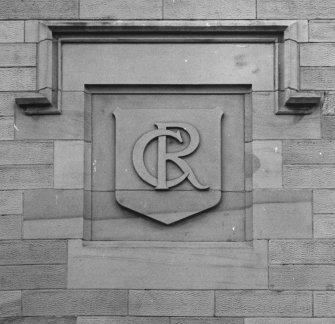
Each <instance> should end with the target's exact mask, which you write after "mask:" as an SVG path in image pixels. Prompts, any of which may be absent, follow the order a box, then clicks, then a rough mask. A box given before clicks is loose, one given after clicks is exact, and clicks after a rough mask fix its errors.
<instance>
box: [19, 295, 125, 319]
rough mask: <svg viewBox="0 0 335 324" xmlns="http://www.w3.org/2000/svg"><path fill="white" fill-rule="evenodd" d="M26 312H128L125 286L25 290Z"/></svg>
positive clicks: (113, 313) (23, 299)
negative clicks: (100, 288) (117, 287)
mask: <svg viewBox="0 0 335 324" xmlns="http://www.w3.org/2000/svg"><path fill="white" fill-rule="evenodd" d="M22 304H23V308H22V312H23V315H25V316H45V315H47V316H49V315H52V316H65V315H126V314H127V291H126V290H36V291H29V290H26V291H24V292H23V295H22Z"/></svg>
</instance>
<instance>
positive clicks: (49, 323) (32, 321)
mask: <svg viewBox="0 0 335 324" xmlns="http://www.w3.org/2000/svg"><path fill="white" fill-rule="evenodd" d="M76 323H77V320H76V317H70V316H68V317H46V316H44V317H33V316H32V317H8V318H3V319H1V324H76Z"/></svg>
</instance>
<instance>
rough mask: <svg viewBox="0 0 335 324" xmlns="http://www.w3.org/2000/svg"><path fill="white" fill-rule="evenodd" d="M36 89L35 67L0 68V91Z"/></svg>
mask: <svg viewBox="0 0 335 324" xmlns="http://www.w3.org/2000/svg"><path fill="white" fill-rule="evenodd" d="M35 89H36V68H32V67H15V68H14V67H13V68H0V91H33V90H35Z"/></svg>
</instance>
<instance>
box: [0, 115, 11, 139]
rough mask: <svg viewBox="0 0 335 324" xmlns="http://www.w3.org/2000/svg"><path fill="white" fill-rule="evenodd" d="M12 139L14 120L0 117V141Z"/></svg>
mask: <svg viewBox="0 0 335 324" xmlns="http://www.w3.org/2000/svg"><path fill="white" fill-rule="evenodd" d="M13 139H14V118H13V117H0V140H13Z"/></svg>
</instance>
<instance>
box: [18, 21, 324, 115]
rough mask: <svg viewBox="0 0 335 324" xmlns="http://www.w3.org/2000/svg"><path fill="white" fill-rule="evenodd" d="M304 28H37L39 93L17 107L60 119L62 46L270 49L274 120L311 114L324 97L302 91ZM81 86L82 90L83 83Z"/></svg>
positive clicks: (63, 24)
mask: <svg viewBox="0 0 335 324" xmlns="http://www.w3.org/2000/svg"><path fill="white" fill-rule="evenodd" d="M303 24H304V22H299V21H269V20H267V21H262V20H258V21H238V22H236V21H140V22H139V21H135V22H134V21H70V22H67V21H47V22H41V23H40V24H39V42H38V64H37V93H36V94H29V96H22V97H17V98H16V103H17V105H18V106H20V107H21V108H22V109H24V110H25V113H26V114H27V115H52V114H55V115H57V114H60V113H61V111H62V92H63V91H64V89H63V84H62V83H63V81H62V80H63V75H64V73H68V71H63V70H62V59H63V56H62V46H63V45H64V44H66V43H78V44H83V43H85V44H87V43H272V44H273V45H274V52H275V53H274V57H275V66H274V69H275V71H274V89H275V92H276V96H275V98H276V99H275V100H276V102H275V103H274V106H275V114H277V115H306V114H310V113H311V112H312V111H313V109H315V108H316V107H318V106H320V105H321V103H322V101H323V100H322V98H323V95H322V94H320V93H316V92H308V91H307V92H306V91H304V92H302V91H300V85H299V72H300V64H299V42H302V41H305V40H306V39H305V38H304V37H306V36H305V34H304V28H306V26H304V25H303ZM77 72H79V71H71V73H77ZM241 76H242V75H241ZM258 77H259V78H262V77H263V75H262V74H261V73H260V74H259V76H258ZM235 79H236V78H235ZM239 81H240V82H239V84H249V85H250V86H251V87H252V90H253V91H260V90H258V89H254V88H253V84H250V82H251V78H250V77H248V76H247V77H246V78H244V77H243V76H242V77H241V78H240V80H239ZM83 82H84V81H83ZM231 84H232V81H231V80H227V85H231ZM235 84H236V80H235ZM82 86H83V87H82V90H84V88H85V86H86V85H85V83H84V84H83V85H82Z"/></svg>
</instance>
